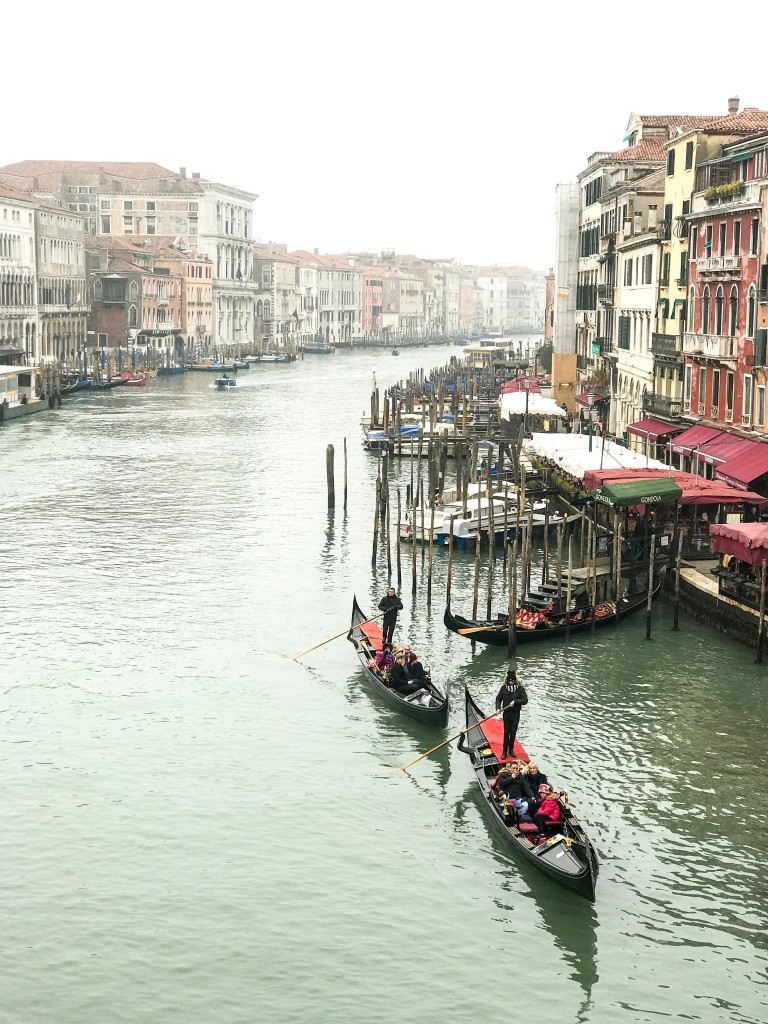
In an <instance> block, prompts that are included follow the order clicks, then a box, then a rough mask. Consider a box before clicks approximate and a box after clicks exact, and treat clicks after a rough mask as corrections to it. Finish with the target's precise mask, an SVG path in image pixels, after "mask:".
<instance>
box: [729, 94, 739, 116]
mask: <svg viewBox="0 0 768 1024" xmlns="http://www.w3.org/2000/svg"><path fill="white" fill-rule="evenodd" d="M738 112H739V97H738V96H731V98H730V99H729V100H728V116H729V117H733V115H734V114H738Z"/></svg>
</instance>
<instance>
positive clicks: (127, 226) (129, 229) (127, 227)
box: [123, 217, 133, 235]
mask: <svg viewBox="0 0 768 1024" xmlns="http://www.w3.org/2000/svg"><path fill="white" fill-rule="evenodd" d="M123 231H124V232H125V234H126V235H130V234H132V233H133V217H123Z"/></svg>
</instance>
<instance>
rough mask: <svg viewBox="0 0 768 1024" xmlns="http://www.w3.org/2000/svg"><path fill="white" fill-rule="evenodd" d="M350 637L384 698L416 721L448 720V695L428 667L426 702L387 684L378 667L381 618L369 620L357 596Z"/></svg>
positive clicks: (434, 722) (371, 681)
mask: <svg viewBox="0 0 768 1024" xmlns="http://www.w3.org/2000/svg"><path fill="white" fill-rule="evenodd" d="M347 640H349V641H350V643H351V644H353V645H354V648H355V650H356V651H357V656H358V658H359V659H360V664H361V665H362V666H363V671H364V672H365V677H366V679H367V681H368V683H369V684H370V686H371V689H373V690H374V692H376V693H378V694H379V695H380V696H381V697H383V698H384V700H385V701H386V702H387V703H388V704H389V705H390V706H391V707H394V708H397V710H398V711H402V712H403V713H404V714H406V715H408V717H409V718H415V719H416V721H417V722H424V723H425V724H428V725H439V726H444V725H446V724H447V722H448V697H447V696H446V695H445V694H442V693H441V692H440V690H438V688H437V687H436V686H435V684H434V683H433V682H432V679H431V676H430V675H429V671H428V670H427V680H426V682H425V684H424V685H425V686H426V687H427V689H429V693H430V699H429V704H428V705H426V706H425V705H424V704H421V703H415V702H413V701H409V700H408V699H407V698H406V697H404V696H403V695H402V694H400V693H398V692H397V691H396V690H393V689H392V687H391V686H388V685H387V682H386V679H385V677H384V676H383V675H382V673H381V672H380V671H379V669H378V668H377V667H376V663H375V660H374V659H375V657H376V655H377V654H378V653H379V652H380V651H381V647H382V632H381V626H380V625H379V624H378V622H370V621H369V620H368V616H367V615H365V614H364V613H363V611H362V610H361V608H360V605H359V604H358V603H357V598H353V600H352V623H351V625H350V628H349V633H348V634H347Z"/></svg>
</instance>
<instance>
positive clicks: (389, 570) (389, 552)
mask: <svg viewBox="0 0 768 1024" xmlns="http://www.w3.org/2000/svg"><path fill="white" fill-rule="evenodd" d="M385 501H386V509H385V513H384V514H385V515H386V520H385V529H386V541H387V579H388V580H391V579H392V546H391V531H390V522H391V519H392V516H391V508H390V505H391V502H390V500H389V481H387V496H386V499H385Z"/></svg>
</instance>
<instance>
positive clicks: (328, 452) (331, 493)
mask: <svg viewBox="0 0 768 1024" xmlns="http://www.w3.org/2000/svg"><path fill="white" fill-rule="evenodd" d="M325 476H326V479H327V480H328V507H329V508H333V507H334V506H335V504H336V489H335V485H334V481H333V445H332V444H329V445H328V447H327V448H326V449H325ZM344 493H345V494H346V490H345V492H344Z"/></svg>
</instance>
